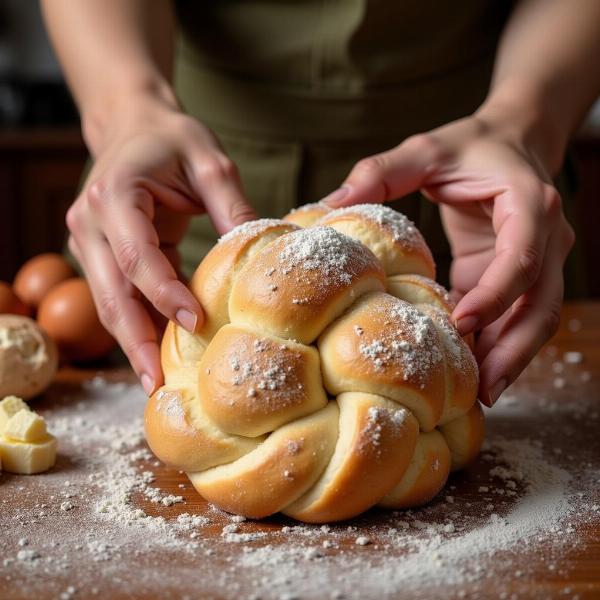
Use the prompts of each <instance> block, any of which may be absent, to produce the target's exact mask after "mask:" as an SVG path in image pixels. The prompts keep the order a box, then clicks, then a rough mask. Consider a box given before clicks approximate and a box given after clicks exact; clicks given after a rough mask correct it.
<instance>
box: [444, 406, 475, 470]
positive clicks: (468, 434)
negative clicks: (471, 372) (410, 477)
mask: <svg viewBox="0 0 600 600" xmlns="http://www.w3.org/2000/svg"><path fill="white" fill-rule="evenodd" d="M440 432H441V433H442V435H443V436H444V437H445V438H446V443H447V444H448V447H449V448H450V454H451V456H452V467H451V469H452V471H457V470H459V469H463V468H464V467H466V466H467V465H468V464H470V463H472V462H473V461H474V460H475V458H476V457H477V455H478V454H479V451H480V450H481V445H482V444H483V438H484V437H485V419H484V416H483V410H482V408H481V404H479V402H475V404H473V407H472V408H471V410H469V412H467V414H465V415H462V416H461V417H458V418H456V419H454V420H453V421H450V422H448V423H446V424H445V425H441V426H440Z"/></svg>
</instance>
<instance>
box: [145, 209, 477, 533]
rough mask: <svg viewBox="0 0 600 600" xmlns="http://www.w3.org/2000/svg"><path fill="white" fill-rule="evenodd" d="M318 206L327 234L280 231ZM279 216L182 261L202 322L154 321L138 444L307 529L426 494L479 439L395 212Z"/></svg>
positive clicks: (415, 255) (448, 307)
mask: <svg viewBox="0 0 600 600" xmlns="http://www.w3.org/2000/svg"><path fill="white" fill-rule="evenodd" d="M323 213H327V214H325V216H324V217H322V218H321V221H322V222H326V223H331V225H332V227H328V226H321V225H317V226H314V227H310V228H309V229H300V228H298V227H297V226H296V225H294V224H293V223H292V221H294V222H296V223H305V224H306V223H309V222H313V221H314V220H315V219H316V218H317V217H319V216H322V215H323ZM294 215H295V216H294ZM294 215H291V216H289V217H286V219H287V222H286V221H276V220H268V221H265V220H263V221H259V222H257V223H250V224H247V225H244V226H242V227H240V228H238V229H237V230H235V231H234V232H232V233H231V234H228V235H227V236H224V238H222V240H221V242H220V243H219V245H218V246H217V247H216V248H215V249H214V250H213V251H211V253H210V254H209V255H208V256H207V258H206V259H205V260H204V261H203V263H202V264H201V265H200V266H199V267H198V269H197V271H196V274H195V275H194V279H193V280H192V285H191V287H192V290H193V292H194V293H195V294H196V296H197V297H198V298H199V299H200V302H201V303H202V305H203V308H204V310H205V312H206V316H207V318H206V321H205V324H204V325H202V326H201V327H199V328H198V330H197V331H196V332H195V333H194V334H190V333H188V332H186V331H185V330H183V329H182V328H180V327H179V326H177V325H175V324H173V323H169V325H168V327H167V329H166V331H165V335H164V338H163V342H162V346H161V362H162V366H163V370H164V373H165V385H164V386H163V387H162V388H161V389H160V390H158V392H156V393H155V394H154V395H153V396H152V397H151V398H150V400H149V402H148V405H147V409H146V415H145V421H146V432H147V437H148V442H149V444H150V446H151V448H152V449H153V450H154V451H155V453H156V454H157V455H158V456H159V457H160V458H161V459H162V460H164V461H165V462H167V463H168V464H170V465H172V466H174V467H176V468H179V469H184V470H185V471H187V472H188V474H189V476H190V479H191V481H192V483H193V485H194V486H195V488H196V489H197V490H198V491H199V492H200V493H201V494H202V495H203V496H204V497H205V498H206V499H207V500H208V501H210V502H212V503H214V504H215V505H217V506H218V507H220V508H222V509H224V510H227V511H230V512H234V513H239V514H243V515H245V516H248V517H254V518H261V517H264V516H267V515H270V514H273V513H275V512H278V511H281V512H283V513H285V514H288V515H289V516H292V517H294V518H296V519H300V520H303V521H306V522H314V523H320V522H327V521H336V520H341V519H346V518H350V517H353V516H356V515H357V514H359V513H360V512H362V511H364V510H367V509H368V508H369V507H371V506H374V505H376V504H379V505H381V506H386V507H393V508H402V507H408V506H414V505H418V504H421V503H424V502H427V501H429V500H430V499H431V498H432V497H433V496H434V495H435V494H436V493H437V492H438V491H439V490H440V489H441V487H442V486H443V485H444V483H445V481H446V478H447V476H448V472H449V470H450V465H451V464H452V468H459V467H460V466H462V465H464V464H466V463H467V462H468V461H470V460H472V459H473V457H474V456H475V455H476V453H477V452H478V450H479V447H480V445H481V441H482V437H483V422H482V417H481V409H480V407H479V404H478V403H476V404H475V405H474V406H473V403H474V402H475V398H476V392H477V369H476V365H475V363H474V360H473V356H472V354H471V352H470V351H469V349H468V347H467V345H466V343H465V342H464V341H463V340H462V339H461V338H460V336H459V335H458V333H457V331H456V329H455V328H454V327H453V325H452V324H451V322H450V317H449V315H450V313H451V311H452V308H453V304H452V302H451V299H450V296H449V294H448V293H447V292H446V290H444V289H443V288H442V287H441V286H438V285H437V284H436V283H435V282H433V281H432V280H431V279H428V278H427V277H426V275H429V276H431V275H433V273H434V265H433V261H432V259H431V255H430V253H429V251H428V249H427V247H426V246H425V245H424V242H423V239H422V237H421V236H420V234H419V233H418V231H417V230H416V228H414V225H412V223H410V222H409V221H408V220H406V219H405V218H404V217H402V216H398V214H397V213H395V212H394V211H389V209H387V208H385V207H383V208H382V207H379V208H378V207H372V206H369V207H360V206H359V207H355V208H353V209H351V210H350V209H349V210H344V211H330V210H329V209H328V208H327V207H324V206H323V205H319V204H317V205H314V206H310V207H308V208H306V209H303V210H301V211H297V213H294ZM341 231H346V232H347V233H348V234H349V235H345V234H344V233H342V232H341ZM357 240H360V241H357ZM369 248H371V250H372V251H371V250H369ZM384 267H385V269H384ZM386 273H387V275H388V277H386ZM415 273H416V274H415ZM419 273H420V274H419ZM386 289H387V290H389V292H390V293H385V290H386ZM395 296H397V297H395ZM317 339H318V342H315V340H317ZM327 393H329V394H330V395H332V396H337V398H336V402H332V401H329V402H328V399H327ZM436 427H438V428H439V429H435V428H436ZM419 430H421V433H420V432H419Z"/></svg>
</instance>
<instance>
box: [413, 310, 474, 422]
mask: <svg viewBox="0 0 600 600" xmlns="http://www.w3.org/2000/svg"><path fill="white" fill-rule="evenodd" d="M417 308H418V309H419V310H420V311H421V312H422V313H423V314H426V315H428V316H429V317H430V318H431V320H432V321H433V323H434V324H435V328H436V330H437V333H438V338H439V340H440V342H441V350H442V352H443V354H444V365H445V378H444V379H445V383H446V386H445V387H446V395H445V399H444V410H443V411H442V414H441V416H440V419H439V421H438V424H439V425H442V424H444V423H447V422H448V421H452V420H453V419H456V418H457V417H460V416H461V415H464V414H465V413H467V412H468V411H469V409H470V408H471V406H473V404H474V403H475V402H476V398H477V388H478V387H479V369H478V368H477V362H476V361H475V357H474V356H473V353H472V352H471V350H470V348H469V346H467V344H466V342H465V341H464V340H463V338H461V337H460V335H459V333H458V331H457V330H456V329H455V328H454V326H453V325H452V323H451V322H450V317H449V315H448V313H446V312H444V311H443V310H441V309H439V308H437V307H436V306H433V305H428V304H421V305H417Z"/></svg>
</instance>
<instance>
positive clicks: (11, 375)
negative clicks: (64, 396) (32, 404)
mask: <svg viewBox="0 0 600 600" xmlns="http://www.w3.org/2000/svg"><path fill="white" fill-rule="evenodd" d="M57 366H58V352H57V349H56V345H55V344H54V342H53V341H52V339H50V338H49V337H48V335H46V333H45V332H44V331H42V330H41V329H40V328H39V327H38V326H37V324H36V323H35V321H32V320H31V319H30V318H28V317H23V316H18V315H0V398H4V397H5V396H11V395H13V396H19V397H20V398H23V399H24V400H27V399H28V398H32V397H33V396H36V395H37V394H39V393H41V392H43V391H44V390H45V389H46V388H47V387H48V385H50V382H51V381H52V379H53V378H54V374H55V373H56V369H57Z"/></svg>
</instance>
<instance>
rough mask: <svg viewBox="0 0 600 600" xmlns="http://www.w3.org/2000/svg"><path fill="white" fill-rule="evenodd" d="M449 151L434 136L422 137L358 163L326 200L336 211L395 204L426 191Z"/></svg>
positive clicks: (408, 140)
mask: <svg viewBox="0 0 600 600" xmlns="http://www.w3.org/2000/svg"><path fill="white" fill-rule="evenodd" d="M445 155H446V151H445V150H444V149H443V148H442V147H441V146H440V144H439V143H438V141H437V140H436V138H435V137H434V136H433V135H432V134H420V135H416V136H412V137H410V138H408V139H406V140H405V141H404V142H402V144H400V145H399V146H397V147H396V148H393V149H392V150H388V151H387V152H382V153H380V154H375V155H373V156H370V157H368V158H364V159H363V160H361V161H359V162H358V163H356V165H355V166H354V168H353V169H352V171H351V172H350V175H349V176H348V178H347V179H346V181H345V182H344V183H343V184H342V186H341V187H340V188H338V189H337V190H335V191H334V192H332V193H331V194H329V196H326V197H325V198H323V202H325V203H326V204H328V205H329V206H331V207H333V208H337V207H341V206H351V205H353V204H358V203H381V202H388V201H390V200H394V199H396V198H399V197H401V196H404V195H406V194H409V193H411V192H414V191H416V190H418V189H420V188H421V187H423V186H424V185H425V184H426V182H427V181H428V180H429V179H430V178H431V177H432V175H433V174H434V173H436V172H437V170H438V168H439V165H440V164H441V163H442V159H443V158H444V156H445Z"/></svg>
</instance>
